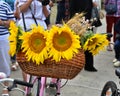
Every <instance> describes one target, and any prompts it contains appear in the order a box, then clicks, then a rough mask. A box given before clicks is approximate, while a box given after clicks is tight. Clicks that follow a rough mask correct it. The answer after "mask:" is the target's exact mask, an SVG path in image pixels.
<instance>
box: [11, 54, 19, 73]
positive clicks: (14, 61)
mask: <svg viewBox="0 0 120 96" xmlns="http://www.w3.org/2000/svg"><path fill="white" fill-rule="evenodd" d="M11 63H12V66H11V70H12V71H16V70H17V69H18V62H17V60H16V54H15V55H14V56H11Z"/></svg>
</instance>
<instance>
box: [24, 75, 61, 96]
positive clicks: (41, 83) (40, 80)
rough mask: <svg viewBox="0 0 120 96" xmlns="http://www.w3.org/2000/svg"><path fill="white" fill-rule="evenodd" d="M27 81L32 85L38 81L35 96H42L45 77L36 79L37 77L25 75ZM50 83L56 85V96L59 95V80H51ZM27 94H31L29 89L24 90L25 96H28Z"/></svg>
mask: <svg viewBox="0 0 120 96" xmlns="http://www.w3.org/2000/svg"><path fill="white" fill-rule="evenodd" d="M32 77H34V79H33V80H32ZM27 79H28V80H29V81H28V82H29V83H32V84H33V85H34V84H35V82H37V81H38V85H37V94H36V96H44V91H45V87H46V82H47V77H37V76H30V75H27ZM51 83H54V84H56V87H57V88H56V89H57V92H56V96H57V95H60V87H61V79H56V78H51ZM29 94H31V88H29V87H27V88H26V96H29Z"/></svg>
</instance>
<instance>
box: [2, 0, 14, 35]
mask: <svg viewBox="0 0 120 96" xmlns="http://www.w3.org/2000/svg"><path fill="white" fill-rule="evenodd" d="M0 19H1V20H3V21H7V20H15V18H14V14H13V11H12V10H11V7H10V6H9V5H8V4H7V3H6V2H4V1H0ZM7 33H9V31H8V28H6V27H5V26H0V35H3V34H7Z"/></svg>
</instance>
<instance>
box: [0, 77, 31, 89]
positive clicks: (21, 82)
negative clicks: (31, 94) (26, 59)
mask: <svg viewBox="0 0 120 96" xmlns="http://www.w3.org/2000/svg"><path fill="white" fill-rule="evenodd" d="M5 81H8V82H13V85H12V86H8V88H7V89H8V90H9V91H11V90H12V89H13V88H15V87H17V85H16V84H19V85H23V86H27V87H33V84H31V83H28V82H26V81H22V80H18V79H13V78H4V79H0V82H5Z"/></svg>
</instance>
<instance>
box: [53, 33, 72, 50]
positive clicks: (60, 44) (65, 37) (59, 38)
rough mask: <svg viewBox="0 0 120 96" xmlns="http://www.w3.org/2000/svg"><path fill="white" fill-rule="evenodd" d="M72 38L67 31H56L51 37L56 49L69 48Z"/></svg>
mask: <svg viewBox="0 0 120 96" xmlns="http://www.w3.org/2000/svg"><path fill="white" fill-rule="evenodd" d="M71 44H72V39H71V37H70V35H69V34H68V33H67V32H62V33H61V34H58V33H56V34H55V35H54V37H53V47H54V48H55V49H56V50H58V51H65V50H67V49H68V48H70V46H71Z"/></svg>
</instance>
